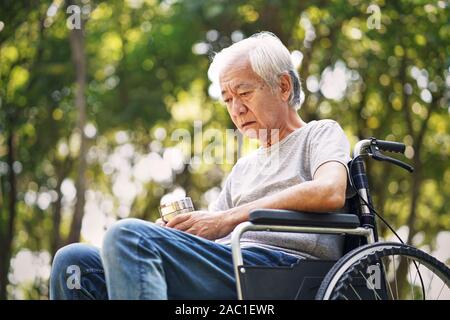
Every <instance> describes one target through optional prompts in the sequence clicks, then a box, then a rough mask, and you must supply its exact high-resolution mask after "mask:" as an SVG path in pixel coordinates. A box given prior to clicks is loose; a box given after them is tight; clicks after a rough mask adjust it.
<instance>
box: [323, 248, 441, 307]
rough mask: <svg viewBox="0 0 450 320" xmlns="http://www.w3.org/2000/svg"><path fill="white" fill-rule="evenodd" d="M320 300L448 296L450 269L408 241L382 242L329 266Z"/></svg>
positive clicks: (411, 298)
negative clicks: (403, 242) (407, 243)
mask: <svg viewBox="0 0 450 320" xmlns="http://www.w3.org/2000/svg"><path fill="white" fill-rule="evenodd" d="M316 299H318V300H366V299H367V300H435V299H437V300H439V299H444V300H449V299H450V269H449V268H448V267H447V266H445V265H444V264H443V263H442V262H440V261H438V260H437V259H435V258H434V257H432V256H430V255H429V254H427V253H425V252H423V251H420V250H418V249H416V248H414V247H411V246H409V245H404V244H401V243H394V242H379V243H372V244H368V245H364V246H361V247H359V248H356V249H354V250H353V251H350V252H349V253H347V254H346V255H344V256H343V257H342V258H341V259H339V260H338V262H337V263H336V264H335V265H334V266H333V267H332V268H331V269H330V271H329V272H328V273H327V275H326V276H325V278H324V279H323V281H322V283H321V285H320V287H319V290H318V291H317V294H316Z"/></svg>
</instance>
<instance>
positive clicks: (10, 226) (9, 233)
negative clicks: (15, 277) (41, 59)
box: [0, 127, 17, 300]
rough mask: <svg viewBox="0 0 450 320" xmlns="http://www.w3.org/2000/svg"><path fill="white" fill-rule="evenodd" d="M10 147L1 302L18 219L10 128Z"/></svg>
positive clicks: (6, 283) (10, 132) (0, 288)
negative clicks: (7, 212) (15, 223)
mask: <svg viewBox="0 0 450 320" xmlns="http://www.w3.org/2000/svg"><path fill="white" fill-rule="evenodd" d="M7 145H8V157H7V162H8V169H9V170H8V183H9V190H8V191H9V194H8V211H9V215H8V220H7V229H6V232H5V236H4V238H3V239H2V240H3V241H2V248H1V256H0V261H1V263H0V300H6V299H7V291H6V287H7V285H8V273H9V266H10V265H9V262H10V260H11V254H12V242H13V237H14V222H15V219H16V214H17V212H16V203H17V188H16V174H15V172H14V170H13V164H14V161H15V158H14V156H15V155H14V154H15V145H14V133H13V129H12V128H11V127H10V129H9V132H8V138H7Z"/></svg>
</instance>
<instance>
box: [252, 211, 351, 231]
mask: <svg viewBox="0 0 450 320" xmlns="http://www.w3.org/2000/svg"><path fill="white" fill-rule="evenodd" d="M249 220H250V222H252V223H253V224H263V225H277V226H303V227H325V228H357V227H359V226H360V222H359V218H358V216H357V215H355V214H349V213H335V212H300V211H292V210H278V209H255V210H252V211H251V212H250V219H249Z"/></svg>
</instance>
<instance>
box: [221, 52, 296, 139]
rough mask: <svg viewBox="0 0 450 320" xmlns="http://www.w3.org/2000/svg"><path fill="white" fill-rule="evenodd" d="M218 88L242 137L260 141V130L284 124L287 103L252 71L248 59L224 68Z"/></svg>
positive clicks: (277, 127)
mask: <svg viewBox="0 0 450 320" xmlns="http://www.w3.org/2000/svg"><path fill="white" fill-rule="evenodd" d="M220 87H221V91H222V98H223V100H224V102H225V103H226V105H227V109H228V113H229V114H230V117H231V119H232V121H233V123H234V124H235V125H236V127H237V128H238V129H239V131H240V132H241V133H242V134H244V135H246V136H248V137H250V138H260V139H261V137H260V134H262V135H264V131H261V132H260V130H261V129H266V130H267V129H279V128H280V126H281V125H282V124H283V121H286V117H287V110H285V109H286V106H287V103H286V101H283V100H282V99H281V96H280V94H279V90H272V89H271V88H270V87H269V86H268V85H267V84H266V83H265V82H264V80H263V79H261V77H259V76H258V75H257V74H256V73H255V72H254V71H253V70H252V68H251V66H250V62H249V61H248V59H247V60H245V59H243V61H242V60H241V61H236V62H235V63H233V64H232V65H230V66H228V67H225V69H224V71H222V73H221V75H220Z"/></svg>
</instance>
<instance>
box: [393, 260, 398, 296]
mask: <svg viewBox="0 0 450 320" xmlns="http://www.w3.org/2000/svg"><path fill="white" fill-rule="evenodd" d="M392 264H393V266H394V281H395V293H396V296H397V300H398V284H397V268H396V267H395V257H394V255H392Z"/></svg>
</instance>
